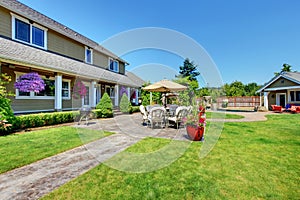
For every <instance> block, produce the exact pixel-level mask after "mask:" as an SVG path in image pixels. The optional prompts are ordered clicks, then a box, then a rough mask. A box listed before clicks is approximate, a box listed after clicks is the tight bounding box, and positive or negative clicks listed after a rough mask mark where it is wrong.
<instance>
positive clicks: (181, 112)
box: [168, 106, 188, 129]
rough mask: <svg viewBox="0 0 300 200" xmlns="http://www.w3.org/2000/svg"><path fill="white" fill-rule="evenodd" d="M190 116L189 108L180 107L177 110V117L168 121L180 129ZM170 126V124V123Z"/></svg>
mask: <svg viewBox="0 0 300 200" xmlns="http://www.w3.org/2000/svg"><path fill="white" fill-rule="evenodd" d="M187 114H188V108H187V107H185V106H179V107H178V108H177V109H176V112H175V115H174V116H173V117H169V118H168V121H169V122H171V123H174V124H175V125H176V128H177V129H178V128H179V126H180V125H181V124H182V120H183V118H184V117H186V116H187ZM169 124H170V123H169Z"/></svg>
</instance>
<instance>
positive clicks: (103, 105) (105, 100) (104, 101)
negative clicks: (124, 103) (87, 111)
mask: <svg viewBox="0 0 300 200" xmlns="http://www.w3.org/2000/svg"><path fill="white" fill-rule="evenodd" d="M96 109H99V110H101V111H98V114H99V115H101V116H99V117H104V118H105V117H112V116H113V111H112V110H113V104H112V102H111V99H110V97H109V95H108V94H107V93H104V94H103V96H102V98H101V100H100V102H99V103H98V104H97V105H96Z"/></svg>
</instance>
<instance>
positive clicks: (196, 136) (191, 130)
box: [186, 125, 204, 141]
mask: <svg viewBox="0 0 300 200" xmlns="http://www.w3.org/2000/svg"><path fill="white" fill-rule="evenodd" d="M186 132H187V134H188V136H189V137H190V139H191V140H193V141H200V140H201V139H202V137H203V133H204V127H202V126H201V127H197V126H193V125H187V126H186Z"/></svg>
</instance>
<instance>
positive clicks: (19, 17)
mask: <svg viewBox="0 0 300 200" xmlns="http://www.w3.org/2000/svg"><path fill="white" fill-rule="evenodd" d="M10 14H11V16H12V17H11V28H12V30H11V33H12V39H13V40H16V41H19V42H22V43H24V44H29V45H31V46H34V47H38V48H41V49H45V50H47V47H48V43H47V41H48V40H47V35H48V34H47V32H48V29H47V28H45V27H42V26H40V25H38V24H36V23H32V24H31V23H30V22H29V20H28V19H25V18H23V17H21V16H18V15H16V14H14V13H10ZM16 19H18V20H20V21H23V22H25V23H27V24H29V26H30V36H29V40H30V42H29V43H28V42H25V41H23V40H19V39H17V38H16V31H15V30H16V26H15V25H16V23H15V20H16ZM33 26H34V27H37V28H39V29H41V30H43V31H44V47H42V46H39V45H36V44H33V43H32V27H33Z"/></svg>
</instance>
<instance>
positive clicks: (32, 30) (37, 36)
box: [11, 13, 47, 49]
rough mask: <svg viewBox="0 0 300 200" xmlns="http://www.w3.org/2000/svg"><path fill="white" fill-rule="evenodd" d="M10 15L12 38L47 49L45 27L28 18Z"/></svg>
mask: <svg viewBox="0 0 300 200" xmlns="http://www.w3.org/2000/svg"><path fill="white" fill-rule="evenodd" d="M11 15H12V38H13V39H14V40H18V41H20V42H24V43H27V44H30V45H33V46H36V47H40V48H43V49H47V45H46V44H47V29H46V28H44V27H41V26H39V25H37V24H35V23H30V22H29V20H27V19H24V18H22V17H19V16H17V15H15V14H13V13H12V14H11Z"/></svg>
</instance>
